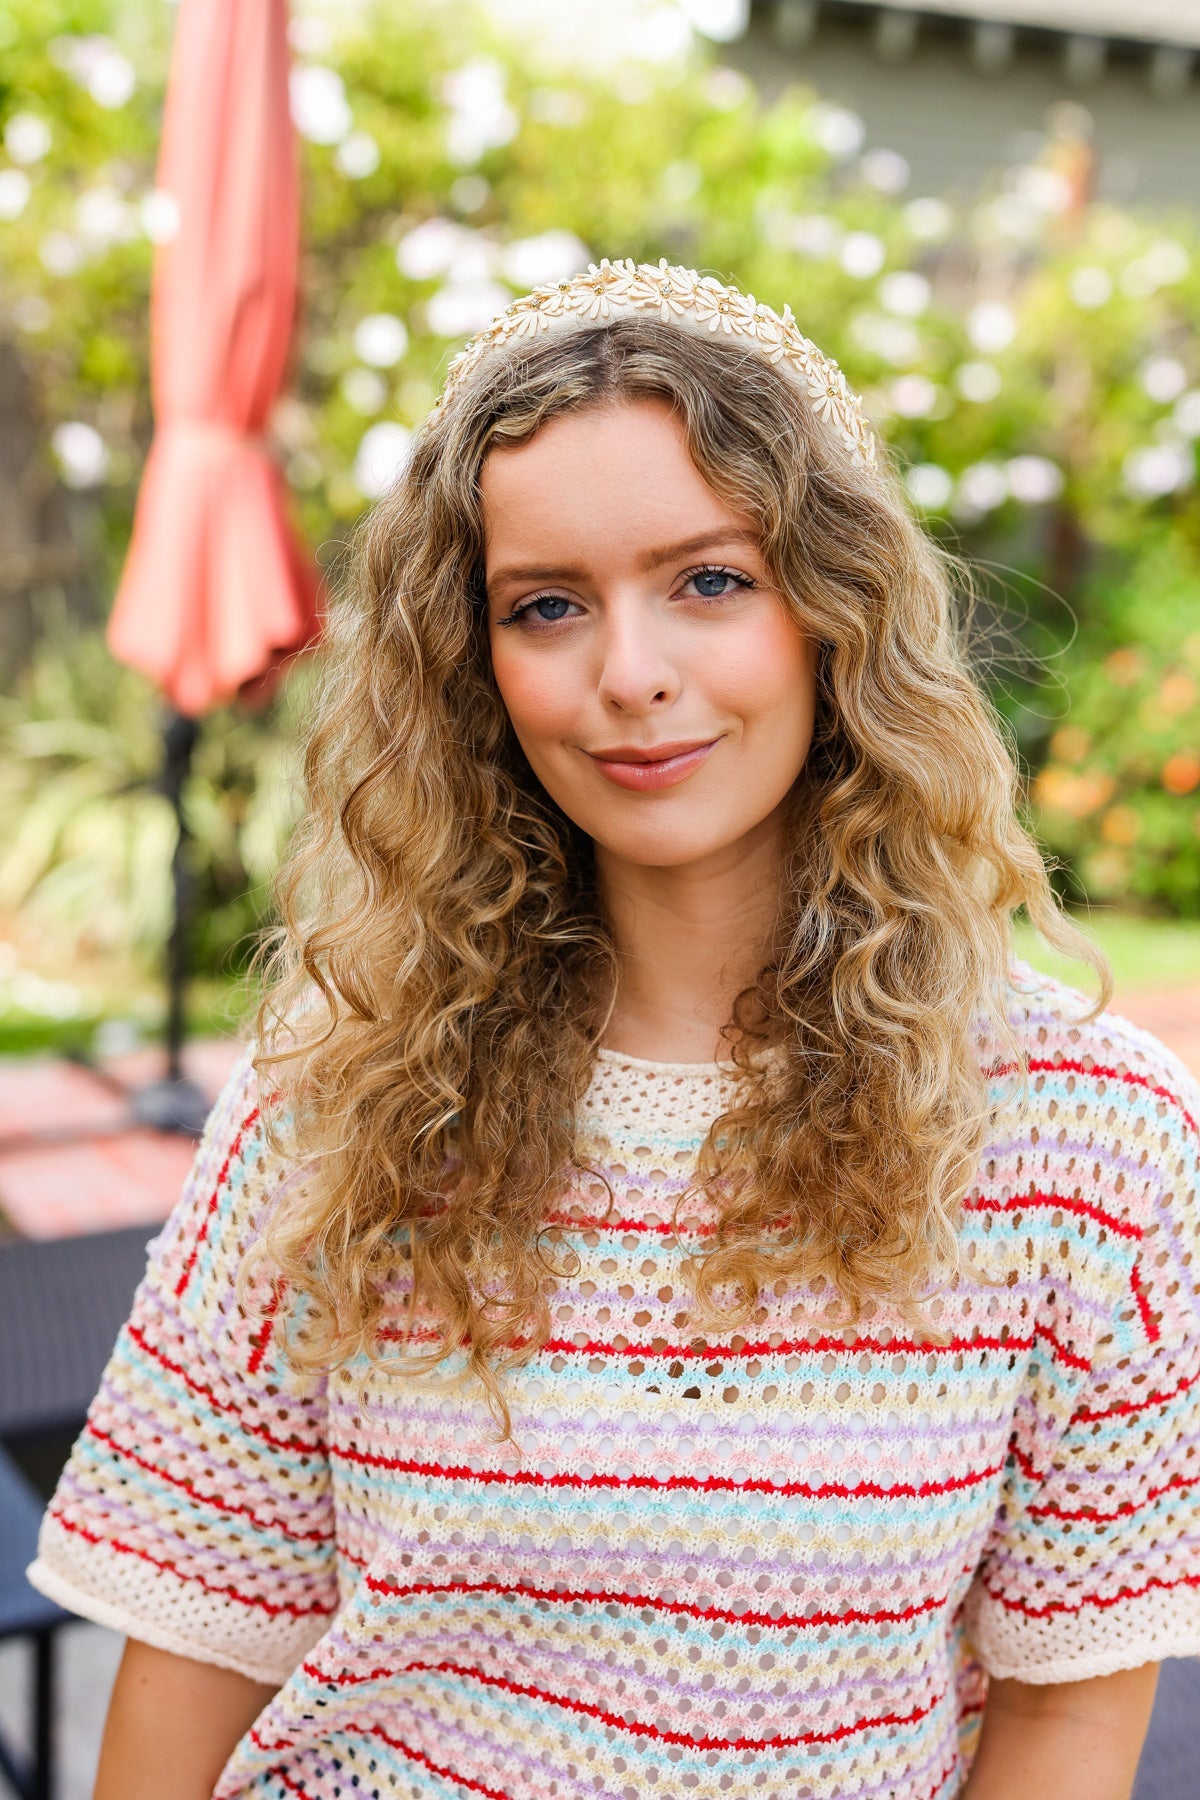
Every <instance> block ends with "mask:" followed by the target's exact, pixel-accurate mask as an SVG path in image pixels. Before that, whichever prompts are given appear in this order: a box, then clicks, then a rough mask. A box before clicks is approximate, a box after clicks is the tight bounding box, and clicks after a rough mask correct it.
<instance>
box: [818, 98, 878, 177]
mask: <svg viewBox="0 0 1200 1800" xmlns="http://www.w3.org/2000/svg"><path fill="white" fill-rule="evenodd" d="M808 129H809V131H810V133H811V134H812V137H813V139H814V141H815V142H816V143H818V144H819V145H820V146H821V148H822V150H824V151H825V152H826V154H827V155H829V156H832V157H834V158H835V159H836V160H837V161H839V162H843V161H845V159H846V158H847V157H850V156H854V155H855V154H856V153H857V152H858V151H859V150H860V149H861V148H862V141H863V139H864V137H865V136H866V135H867V128H866V126H865V124H864V123H863V121H862V119H861V118H860V117H859V115H858V114H857V113H856V112H851V110H850V108H849V107H848V106H837V105H835V104H834V103H833V102H832V101H829V100H818V101H817V103H816V105H815V106H810V107H809V109H808Z"/></svg>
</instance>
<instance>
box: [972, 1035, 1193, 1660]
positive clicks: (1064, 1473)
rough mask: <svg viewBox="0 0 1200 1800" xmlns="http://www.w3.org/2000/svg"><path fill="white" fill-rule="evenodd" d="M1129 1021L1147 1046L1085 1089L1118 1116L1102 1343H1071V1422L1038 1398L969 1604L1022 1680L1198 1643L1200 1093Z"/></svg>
mask: <svg viewBox="0 0 1200 1800" xmlns="http://www.w3.org/2000/svg"><path fill="white" fill-rule="evenodd" d="M1120 1023H1122V1024H1123V1022H1120ZM1125 1031H1126V1032H1127V1033H1128V1034H1129V1036H1130V1038H1131V1039H1136V1040H1140V1043H1141V1052H1140V1053H1139V1051H1138V1045H1137V1043H1136V1042H1135V1043H1131V1044H1127V1045H1126V1051H1127V1054H1126V1055H1124V1056H1120V1057H1118V1058H1116V1059H1115V1061H1114V1062H1113V1064H1112V1065H1111V1066H1105V1065H1098V1066H1097V1064H1095V1063H1090V1064H1089V1065H1088V1066H1086V1067H1085V1068H1084V1069H1083V1074H1082V1076H1081V1085H1080V1092H1082V1088H1083V1085H1084V1083H1086V1085H1087V1087H1088V1088H1089V1089H1091V1090H1093V1091H1094V1092H1095V1097H1096V1100H1095V1103H1096V1106H1097V1116H1098V1117H1099V1118H1101V1119H1102V1120H1104V1121H1106V1126H1105V1130H1104V1133H1103V1136H1104V1137H1105V1138H1106V1139H1107V1146H1106V1151H1107V1153H1106V1155H1105V1157H1104V1158H1103V1160H1102V1158H1101V1157H1100V1156H1099V1155H1096V1160H1095V1164H1094V1167H1095V1170H1096V1180H1097V1183H1098V1184H1101V1186H1100V1188H1099V1189H1098V1191H1097V1192H1096V1193H1095V1194H1094V1195H1093V1196H1092V1201H1093V1204H1094V1210H1095V1213H1096V1214H1097V1215H1098V1216H1100V1217H1103V1218H1104V1219H1106V1220H1108V1221H1109V1223H1108V1225H1107V1226H1105V1227H1103V1228H1102V1230H1101V1233H1100V1234H1099V1236H1098V1239H1097V1241H1098V1242H1099V1243H1100V1244H1101V1246H1102V1247H1103V1248H1104V1249H1105V1251H1106V1253H1107V1254H1108V1256H1109V1259H1110V1267H1111V1269H1112V1270H1113V1271H1114V1272H1115V1277H1114V1284H1113V1286H1111V1287H1110V1289H1109V1291H1108V1294H1107V1299H1106V1304H1105V1307H1104V1310H1103V1312H1102V1313H1101V1316H1100V1317H1099V1319H1098V1321H1097V1325H1096V1331H1095V1336H1094V1339H1093V1341H1092V1343H1091V1345H1090V1346H1089V1347H1088V1354H1087V1355H1086V1356H1083V1355H1080V1354H1079V1353H1078V1350H1076V1352H1075V1353H1072V1352H1071V1350H1070V1349H1069V1348H1068V1347H1066V1346H1059V1348H1058V1351H1056V1355H1062V1356H1063V1357H1064V1359H1065V1366H1064V1368H1063V1370H1062V1371H1061V1372H1060V1376H1059V1377H1058V1379H1061V1378H1062V1377H1063V1376H1065V1377H1066V1380H1067V1383H1068V1384H1069V1387H1070V1409H1069V1414H1068V1416H1066V1418H1065V1423H1063V1424H1062V1425H1061V1426H1057V1425H1054V1424H1052V1423H1050V1422H1048V1421H1047V1419H1046V1417H1045V1416H1044V1413H1043V1416H1042V1417H1041V1418H1039V1417H1038V1416H1037V1415H1038V1412H1039V1397H1038V1396H1036V1395H1029V1396H1025V1398H1024V1400H1023V1403H1022V1404H1023V1405H1024V1407H1025V1412H1026V1415H1027V1416H1026V1417H1025V1419H1024V1420H1022V1419H1020V1418H1018V1421H1017V1427H1016V1429H1015V1430H1014V1433H1013V1438H1012V1448H1011V1451H1010V1455H1009V1459H1008V1464H1007V1468H1006V1472H1005V1478H1004V1486H1003V1492H1002V1501H1001V1505H1000V1507H999V1510H998V1513H997V1517H996V1522H995V1526H994V1528H993V1531H992V1534H991V1537H990V1540H989V1542H988V1545H987V1547H986V1550H985V1553H984V1556H983V1558H982V1561H981V1563H980V1565H979V1568H978V1570H977V1573H976V1577H975V1580H974V1582H973V1585H972V1587H971V1590H970V1592H969V1594H968V1597H967V1603H966V1608H965V1624H966V1627H967V1632H968V1635H969V1637H970V1639H971V1641H972V1644H973V1645H974V1648H975V1650H976V1652H977V1654H978V1656H979V1658H980V1660H981V1662H982V1663H983V1665H984V1667H985V1668H986V1669H987V1670H988V1672H989V1673H991V1674H993V1675H996V1676H1000V1677H1012V1678H1014V1679H1017V1680H1020V1681H1027V1682H1034V1683H1037V1682H1058V1681H1079V1680H1085V1679H1088V1678H1089V1677H1092V1676H1097V1675H1108V1674H1112V1673H1114V1672H1115V1671H1117V1670H1119V1669H1128V1668H1136V1667H1138V1666H1140V1665H1141V1664H1143V1663H1146V1662H1157V1661H1159V1660H1161V1659H1162V1658H1163V1657H1168V1656H1194V1655H1197V1654H1200V1293H1198V1289H1200V1090H1198V1089H1197V1086H1196V1083H1195V1082H1194V1081H1193V1080H1192V1079H1191V1078H1190V1076H1189V1075H1188V1074H1187V1071H1186V1070H1185V1069H1184V1067H1183V1065H1182V1064H1181V1063H1179V1062H1178V1061H1177V1060H1176V1059H1175V1058H1174V1057H1172V1056H1170V1054H1169V1053H1168V1052H1166V1051H1165V1050H1163V1049H1162V1046H1161V1045H1159V1044H1157V1043H1156V1041H1155V1040H1154V1039H1152V1038H1149V1037H1148V1036H1147V1034H1144V1033H1134V1032H1133V1028H1132V1027H1125ZM1108 1053H1109V1055H1110V1057H1112V1055H1113V1052H1112V1049H1111V1047H1109V1049H1108ZM1076 1129H1078V1127H1076ZM1092 1151H1093V1154H1095V1141H1094V1140H1093V1141H1092ZM1113 1169H1115V1170H1116V1171H1117V1173H1116V1174H1115V1176H1114V1175H1113V1174H1112V1170H1113ZM1105 1170H1107V1175H1106V1174H1105ZM1084 1197H1085V1198H1087V1196H1086V1195H1085V1196H1084ZM1097 1260H1099V1258H1098V1257H1097ZM1081 1286H1082V1284H1081ZM1097 1298H1098V1294H1097V1292H1096V1291H1094V1292H1093V1293H1092V1294H1091V1295H1084V1294H1080V1295H1079V1296H1077V1300H1076V1307H1077V1313H1081V1312H1082V1311H1083V1303H1084V1301H1085V1300H1086V1301H1087V1302H1088V1303H1089V1304H1091V1305H1092V1306H1093V1307H1094V1308H1095V1310H1096V1311H1098V1312H1099V1311H1100V1308H1099V1307H1098V1306H1097V1305H1096V1301H1097Z"/></svg>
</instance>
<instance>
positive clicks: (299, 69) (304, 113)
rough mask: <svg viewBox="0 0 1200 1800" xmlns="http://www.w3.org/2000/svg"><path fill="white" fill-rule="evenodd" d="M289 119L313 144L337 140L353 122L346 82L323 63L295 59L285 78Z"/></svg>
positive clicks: (346, 132) (346, 134)
mask: <svg viewBox="0 0 1200 1800" xmlns="http://www.w3.org/2000/svg"><path fill="white" fill-rule="evenodd" d="M288 97H289V101H290V103H291V112H292V121H293V123H294V124H295V127H296V130H297V131H298V132H299V133H300V136H301V137H303V138H307V139H308V140H309V142H310V143H313V144H340V143H341V141H342V139H343V138H345V137H347V136H348V135H349V133H350V129H351V126H352V125H353V123H354V119H353V116H352V114H351V112H350V102H349V101H348V100H347V98H346V84H345V82H344V81H343V80H342V78H341V76H340V75H339V74H338V72H337V70H336V69H330V68H327V67H326V66H325V64H324V63H298V64H297V65H296V67H295V68H294V69H293V70H292V72H291V75H290V77H289V80H288Z"/></svg>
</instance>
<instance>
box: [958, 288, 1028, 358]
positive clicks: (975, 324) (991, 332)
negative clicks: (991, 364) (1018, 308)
mask: <svg viewBox="0 0 1200 1800" xmlns="http://www.w3.org/2000/svg"><path fill="white" fill-rule="evenodd" d="M1016 335H1017V321H1016V316H1015V314H1014V313H1013V310H1012V308H1011V306H1006V305H1005V304H1004V302H1003V300H981V301H980V302H979V303H978V304H977V305H975V306H973V307H972V308H971V310H970V312H969V313H968V314H967V336H968V337H969V338H970V340H971V342H972V343H973V344H974V346H975V348H976V349H977V350H982V351H983V352H984V353H985V355H987V354H994V353H995V352H996V351H997V350H1004V349H1007V347H1008V345H1009V344H1011V343H1012V341H1013V339H1014V338H1015V337H1016Z"/></svg>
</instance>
